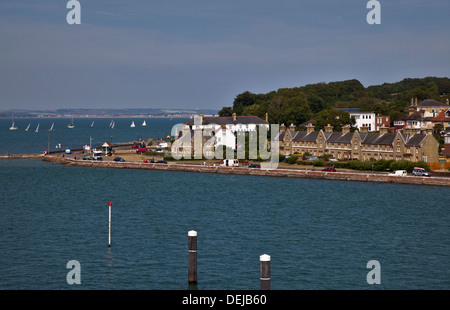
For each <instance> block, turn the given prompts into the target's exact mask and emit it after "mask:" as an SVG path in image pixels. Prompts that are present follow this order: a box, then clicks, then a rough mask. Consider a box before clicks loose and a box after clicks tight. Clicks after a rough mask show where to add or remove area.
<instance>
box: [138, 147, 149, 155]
mask: <svg viewBox="0 0 450 310" xmlns="http://www.w3.org/2000/svg"><path fill="white" fill-rule="evenodd" d="M147 151H148V148H146V147H140V148H138V149H137V150H136V154H142V153H145V152H147Z"/></svg>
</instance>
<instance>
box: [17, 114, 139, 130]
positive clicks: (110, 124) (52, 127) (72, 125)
mask: <svg viewBox="0 0 450 310" xmlns="http://www.w3.org/2000/svg"><path fill="white" fill-rule="evenodd" d="M94 123H95V121H92V123H91V127H94ZM39 125H40V124H39V123H38V124H37V127H36V129H35V130H34V131H35V132H39ZM115 125H116V122H115V121H114V120H111V122H110V123H109V127H110V128H111V129H113V128H114V126H115ZM30 126H31V123H28V125H27V127H26V128H25V131H28V130H29V129H30ZM141 126H142V127H146V126H147V122H146V121H145V120H144V121H143V122H142V125H141ZM130 127H131V128H135V127H136V124H135V123H134V121H131V125H130ZM67 128H75V125H74V123H73V117H72V120H71V122H70V123H69V124H68V125H67ZM17 129H19V127H17V126H16V125H15V122H14V116H13V118H12V123H11V127H9V130H17ZM48 131H55V123H54V122H53V123H52V125H51V126H50V129H49V130H48Z"/></svg>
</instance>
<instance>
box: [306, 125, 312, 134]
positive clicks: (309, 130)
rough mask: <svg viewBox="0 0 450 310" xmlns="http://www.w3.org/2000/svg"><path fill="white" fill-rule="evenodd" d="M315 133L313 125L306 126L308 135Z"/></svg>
mask: <svg viewBox="0 0 450 310" xmlns="http://www.w3.org/2000/svg"><path fill="white" fill-rule="evenodd" d="M313 131H314V125H313V124H311V123H309V124H308V125H307V126H306V133H307V134H310V133H311V132H313Z"/></svg>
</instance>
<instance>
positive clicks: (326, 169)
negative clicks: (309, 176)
mask: <svg viewBox="0 0 450 310" xmlns="http://www.w3.org/2000/svg"><path fill="white" fill-rule="evenodd" d="M322 171H331V172H336V169H334V168H333V167H328V168H325V169H322Z"/></svg>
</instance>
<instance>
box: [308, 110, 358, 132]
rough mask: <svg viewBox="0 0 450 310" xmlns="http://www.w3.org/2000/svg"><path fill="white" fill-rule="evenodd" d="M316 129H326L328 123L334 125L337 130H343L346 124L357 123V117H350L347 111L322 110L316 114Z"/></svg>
mask: <svg viewBox="0 0 450 310" xmlns="http://www.w3.org/2000/svg"><path fill="white" fill-rule="evenodd" d="M315 120H316V124H315V125H316V129H317V130H318V129H324V128H325V127H326V126H327V125H328V124H330V125H331V126H333V129H334V130H335V131H340V130H342V126H344V125H347V124H348V125H350V126H354V125H355V118H354V117H350V114H349V113H348V112H345V111H340V110H338V111H336V110H331V109H327V110H322V111H320V112H319V113H317V114H316V117H315Z"/></svg>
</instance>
